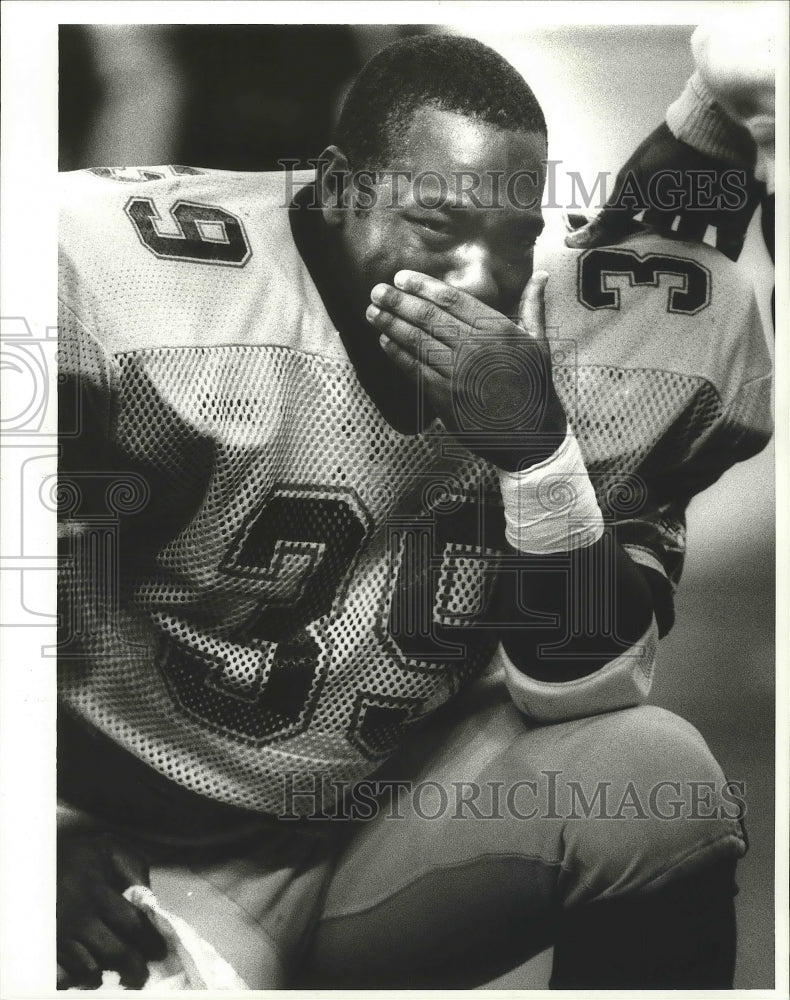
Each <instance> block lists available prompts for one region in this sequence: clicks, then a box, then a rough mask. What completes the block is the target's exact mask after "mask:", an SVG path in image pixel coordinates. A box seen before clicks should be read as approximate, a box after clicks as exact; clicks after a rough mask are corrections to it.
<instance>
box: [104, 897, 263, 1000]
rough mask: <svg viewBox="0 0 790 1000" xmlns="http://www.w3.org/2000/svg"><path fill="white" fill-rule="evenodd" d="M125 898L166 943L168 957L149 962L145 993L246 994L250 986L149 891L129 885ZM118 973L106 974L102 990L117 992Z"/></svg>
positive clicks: (118, 984) (183, 921)
mask: <svg viewBox="0 0 790 1000" xmlns="http://www.w3.org/2000/svg"><path fill="white" fill-rule="evenodd" d="M124 896H125V897H126V899H128V900H129V902H130V903H133V904H134V906H137V907H138V908H139V909H141V910H142V911H143V912H144V913H145V914H146V915H147V916H148V918H149V919H150V921H151V923H152V924H153V925H154V927H156V929H157V930H158V931H159V933H160V934H161V935H162V937H163V938H164V939H165V941H166V942H167V956H166V957H165V958H164V959H162V960H161V961H159V962H149V964H148V973H149V974H148V979H147V980H146V983H145V985H144V986H143V989H144V990H153V989H155V990H248V989H249V986H247V984H246V983H245V982H244V980H243V979H242V978H241V976H239V975H238V974H237V973H236V972H235V971H234V970H233V968H231V966H230V965H228V963H227V962H226V961H225V959H224V958H221V957H220V956H219V955H218V954H217V952H216V951H215V950H214V948H213V947H212V946H211V945H210V944H209V943H208V941H204V940H203V938H202V937H200V935H199V934H197V933H196V931H194V930H193V929H192V928H191V927H190V926H189V924H188V923H187V922H186V921H185V920H182V919H181V917H177V916H175V915H174V914H172V913H168V912H167V910H164V909H162V907H161V906H160V905H159V902H158V900H157V898H156V896H155V895H154V893H153V892H151V890H150V889H149V888H148V887H147V886H144V885H132V886H129V888H128V889H127V890H126V892H124ZM119 987H120V977H119V975H118V973H117V972H105V973H104V974H103V976H102V985H101V987H100V988H101V989H106V990H113V991H115V990H117V989H119Z"/></svg>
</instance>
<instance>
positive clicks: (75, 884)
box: [57, 831, 167, 989]
mask: <svg viewBox="0 0 790 1000" xmlns="http://www.w3.org/2000/svg"><path fill="white" fill-rule="evenodd" d="M57 865H58V867H57V960H58V989H64V988H66V987H69V986H82V987H89V988H96V987H98V986H99V985H101V980H102V971H103V970H105V969H106V970H110V971H114V972H118V973H120V976H121V983H122V985H123V986H126V987H128V988H130V989H140V988H141V987H142V985H143V984H144V983H145V981H146V979H147V977H148V968H147V962H148V961H151V960H155V959H162V958H164V956H165V954H166V951H167V946H166V944H165V942H164V940H163V938H162V936H161V935H160V934H159V932H158V931H157V930H155V929H154V927H153V925H152V924H151V922H150V920H149V919H148V918H147V917H146V916H145V915H144V914H143V913H141V912H140V910H139V909H137V907H135V906H133V905H132V903H130V902H128V901H127V900H126V899H124V897H123V895H122V894H123V891H124V889H126V888H127V887H128V886H130V885H148V884H149V872H148V864H147V863H146V862H145V860H144V859H142V858H141V857H140V856H139V855H138V854H137V853H136V852H134V851H132V850H131V849H129V848H128V847H126V846H123V845H121V844H120V843H118V842H117V841H115V840H114V839H113V838H111V837H109V836H107V835H104V834H97V833H86V832H84V831H82V832H79V831H72V832H62V833H59V834H58V849H57Z"/></svg>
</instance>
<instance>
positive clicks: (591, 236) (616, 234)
mask: <svg viewBox="0 0 790 1000" xmlns="http://www.w3.org/2000/svg"><path fill="white" fill-rule="evenodd" d="M632 225H633V217H632V216H631V215H629V214H628V213H627V212H623V211H616V212H611V211H610V212H607V211H606V210H605V209H604V211H603V212H602V213H601V214H600V215H599V216H598V218H597V219H593V220H592V221H591V222H588V223H587V225H586V226H582V227H581V229H577V230H576V231H575V232H573V233H568V235H567V236H566V237H565V246H566V247H570V248H571V249H572V250H588V249H590V248H592V247H604V246H609V245H610V244H612V243H617V242H618V241H619V240H620V239H622V237H623V236H625V235H626V233H627V232H629V230H630V229H631V227H632Z"/></svg>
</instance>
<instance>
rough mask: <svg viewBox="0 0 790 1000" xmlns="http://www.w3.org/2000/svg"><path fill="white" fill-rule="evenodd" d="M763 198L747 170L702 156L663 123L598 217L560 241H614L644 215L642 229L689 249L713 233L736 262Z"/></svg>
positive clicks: (627, 166) (586, 244)
mask: <svg viewBox="0 0 790 1000" xmlns="http://www.w3.org/2000/svg"><path fill="white" fill-rule="evenodd" d="M745 141H746V142H749V141H750V139H749V135H748V133H745ZM762 193H763V187H762V185H761V184H760V183H759V182H757V181H756V180H755V179H754V175H753V169H749V170H747V169H744V168H737V167H736V166H735V165H734V164H732V163H726V162H724V161H722V160H717V159H714V158H713V157H711V156H707V155H706V154H704V153H700V152H699V151H698V150H696V149H694V148H693V147H692V146H689V145H688V144H687V143H685V142H681V141H680V140H679V139H676V138H675V136H674V135H673V134H672V132H671V131H670V129H669V126H668V125H667V124H666V122H662V123H661V125H659V126H658V128H656V129H654V130H653V132H651V133H650V135H649V136H648V137H647V138H646V139H645V140H644V141H643V142H642V143H640V145H639V146H637V148H636V149H635V150H634V152H633V153H632V154H631V156H630V157H629V158H628V160H626V162H625V163H624V164H623V167H622V169H621V170H620V172H619V173H618V175H617V178H616V180H615V185H614V190H613V191H612V193H611V195H610V196H609V198H607V202H606V205H605V206H604V208H603V210H602V211H601V213H600V215H598V216H597V217H596V218H594V219H592V220H591V221H590V222H588V223H587V224H586V225H583V226H582V227H581V228H579V229H576V231H575V232H572V233H570V234H569V235H568V236H566V237H565V243H566V245H567V246H569V247H573V248H574V249H578V250H586V249H588V248H590V247H598V246H609V245H611V244H613V243H618V242H619V241H620V240H622V239H623V238H624V237H625V236H627V235H628V233H629V232H631V231H632V230H633V229H634V228H635V224H634V216H635V215H637V214H638V213H640V212H644V216H643V217H642V221H643V222H644V223H645V224H646V225H649V226H651V227H652V228H654V229H656V230H658V232H660V233H663V234H664V235H668V236H670V237H671V236H675V237H677V238H681V239H685V240H689V241H691V242H694V243H702V242H704V239H705V235H706V233H709V230H708V227H709V226H711V227H713V230H714V231H715V233H714V236H715V246H716V249H717V250H720V251H721V252H722V253H724V254H726V255H727V256H728V257H729V258H730V259H731V260H737V259H738V256H739V254H740V252H741V249H742V248H743V242H744V239H745V238H746V230H747V228H748V226H749V221H750V220H751V217H752V215H753V214H754V211H755V209H756V207H757V205H758V203H759V201H760V197H761V195H762ZM739 203H740V204H739ZM576 218H577V219H578V216H577V217H576Z"/></svg>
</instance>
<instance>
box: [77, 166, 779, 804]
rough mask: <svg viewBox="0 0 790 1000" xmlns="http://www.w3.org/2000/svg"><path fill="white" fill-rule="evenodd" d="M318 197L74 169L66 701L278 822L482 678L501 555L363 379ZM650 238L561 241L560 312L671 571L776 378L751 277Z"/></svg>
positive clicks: (482, 503)
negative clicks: (317, 270) (307, 211)
mask: <svg viewBox="0 0 790 1000" xmlns="http://www.w3.org/2000/svg"><path fill="white" fill-rule="evenodd" d="M306 179H307V178H300V177H295V178H292V179H291V182H288V181H287V179H286V177H285V175H279V174H278V175H265V174H225V173H219V172H194V171H192V172H189V171H185V168H172V167H154V168H145V169H143V170H140V171H137V170H128V171H126V170H125V171H96V172H88V171H85V172H79V173H76V174H72V175H66V176H65V177H64V181H63V183H64V211H63V216H62V220H61V246H62V264H61V299H62V313H61V321H60V322H61V325H60V336H61V351H62V358H63V367H62V373H63V375H64V383H63V388H62V397H63V401H64V404H65V405H64V413H65V414H66V417H65V418H64V423H63V425H62V427H61V434H62V440H63V448H64V456H65V460H64V467H63V471H64V477H63V488H62V498H63V499H64V501H65V507H64V519H63V529H64V530H63V534H64V539H65V545H66V548H65V557H64V559H63V573H62V576H63V583H64V595H65V597H64V604H63V607H64V609H65V613H64V635H63V638H62V644H61V653H62V656H61V659H62V665H61V671H60V674H61V694H62V698H63V700H64V703H65V704H66V705H67V706H68V708H69V710H70V711H72V712H75V713H76V714H78V715H79V716H81V717H83V718H85V719H87V720H88V721H89V722H90V723H91V724H92V725H94V726H96V727H97V728H99V729H100V730H102V731H103V732H105V733H106V734H107V735H108V736H110V737H111V738H112V739H113V740H114V741H115V742H117V743H119V744H120V745H121V746H123V747H125V748H126V749H127V750H128V751H129V752H131V753H133V754H135V755H136V756H137V757H139V758H140V759H142V760H143V761H145V762H146V763H148V764H149V765H151V766H152V767H154V768H156V769H157V770H158V771H160V772H161V773H162V774H164V775H166V776H167V777H169V778H171V779H172V780H174V781H176V782H178V783H180V784H181V785H183V786H185V787H187V788H189V789H192V790H193V791H196V792H198V793H201V794H204V795H207V796H209V797H211V798H214V799H217V800H220V801H223V802H227V803H231V804H233V805H237V806H241V807H244V808H247V809H252V810H260V811H265V812H273V813H280V812H282V811H283V809H294V808H295V809H296V810H297V811H298V810H299V808H300V803H299V801H297V800H291V801H289V802H285V800H284V792H285V789H286V788H288V787H291V788H293V789H295V790H299V789H305V788H306V789H308V790H309V789H312V788H314V787H315V776H316V775H320V776H323V777H324V778H329V779H331V780H333V781H338V782H348V781H353V780H356V779H358V778H360V777H362V776H364V775H365V774H368V773H370V772H371V771H372V770H374V769H375V767H377V766H378V764H379V763H380V762H381V761H382V760H383V759H385V758H386V757H387V756H388V755H389V754H390V753H391V752H392V751H393V750H394V749H395V747H396V746H397V745H398V743H399V741H400V740H401V738H402V736H403V734H404V732H405V731H406V730H407V729H408V728H409V727H410V726H412V725H414V724H415V723H417V722H418V721H420V720H422V719H424V718H425V717H426V716H427V715H428V714H429V713H430V712H431V711H432V710H434V709H435V708H436V707H438V706H439V705H440V704H442V703H443V702H444V701H446V700H447V699H448V698H449V697H451V696H452V695H453V694H454V693H455V692H457V691H458V690H459V689H460V688H461V687H462V686H463V685H464V684H466V683H467V682H468V681H469V680H470V679H472V678H474V677H475V676H477V675H478V674H479V673H480V672H481V671H482V670H483V669H484V668H485V667H486V665H487V664H488V663H489V662H490V660H491V657H492V655H493V652H494V650H495V647H496V643H497V635H496V632H495V631H494V630H492V629H490V628H489V629H487V628H482V627H477V626H479V625H480V624H481V623H482V622H484V621H485V618H486V614H487V611H488V606H489V604H490V601H491V596H492V592H493V585H494V579H495V575H496V569H497V560H498V558H499V555H500V554H501V553H502V552H503V550H504V545H503V541H502V512H501V507H500V506H499V505H498V494H497V483H496V476H495V473H494V471H493V470H492V469H490V468H489V467H488V466H486V464H485V463H483V462H482V461H480V460H478V459H476V458H475V457H474V456H472V455H470V454H469V453H468V452H466V451H465V450H464V449H461V448H459V447H458V446H457V445H455V444H454V443H453V442H452V439H450V438H449V437H448V436H447V435H446V433H445V432H444V431H443V429H442V427H441V425H440V424H439V423H438V421H437V422H435V423H434V424H432V425H431V426H429V427H428V428H427V429H426V430H425V431H424V432H423V433H420V434H414V435H409V434H401V433H399V432H398V431H396V430H394V429H393V428H392V427H391V426H390V425H389V424H388V423H387V422H386V421H385V420H384V419H383V417H382V416H381V414H380V413H379V411H378V410H377V408H376V406H375V405H374V403H373V402H372V401H371V399H370V398H369V397H368V396H367V395H366V393H365V392H364V391H363V389H362V387H361V385H360V383H359V380H358V378H357V375H356V373H355V371H354V368H353V366H352V364H351V363H350V361H349V359H348V357H347V355H346V352H345V350H344V348H343V344H342V341H341V338H340V336H339V334H338V331H337V330H336V329H335V328H334V327H333V324H332V322H331V320H330V318H329V316H328V314H327V311H326V309H325V307H324V304H323V303H322V301H321V298H320V296H319V294H318V292H317V290H316V288H315V286H314V284H313V282H312V279H311V277H310V274H309V272H308V270H307V268H306V266H305V264H304V262H303V261H302V259H301V257H300V256H299V253H298V251H297V249H296V246H295V244H294V241H293V237H292V234H291V230H290V226H289V218H288V210H287V205H288V202H289V200H290V197H291V196H292V194H293V192H294V190H295V188H296V187H298V186H299V184H301V183H303V182H304V181H305V180H306ZM650 239H652V238H646V237H638V238H636V240H634V241H631V242H629V243H628V244H625V245H623V246H622V247H620V248H615V249H613V250H611V251H607V253H608V254H609V256H601V255H600V254H599V255H597V256H596V254H598V253H599V252H597V251H593V252H590V255H589V256H588V255H579V254H576V253H573V252H571V251H564V252H562V253H560V254H559V255H558V257H557V258H556V259H555V260H553V261H552V262H551V264H550V268H551V274H552V280H551V284H550V290H551V292H550V295H549V301H548V324H549V327H550V328H551V329H550V336H551V338H552V340H553V342H554V343H553V357H554V365H555V382H556V384H557V387H558V390H559V392H560V394H561V396H562V399H563V402H564V403H565V406H566V409H567V411H568V414H569V418H570V420H571V422H572V424H573V425H574V427H575V430H576V433H577V436H578V437H579V440H580V443H581V447H582V450H583V452H584V454H585V457H586V460H587V463H588V467H589V469H590V473H591V477H592V479H593V482H594V484H595V485H596V489H597V491H598V495H599V499H600V501H601V504H602V506H603V508H604V512H605V513H606V514H607V516H608V517H610V518H614V519H617V520H619V521H621V522H623V529H624V531H625V534H624V536H623V539H622V540H624V541H627V542H628V543H629V546H630V551H631V552H632V554H633V555H634V556H635V558H639V559H640V560H641V561H643V562H645V563H648V564H650V565H654V568H656V567H658V568H660V569H661V571H662V572H664V573H666V574H667V577H668V578H672V577H676V576H677V574H678V572H679V566H680V561H681V558H682V548H683V537H682V535H683V532H682V512H683V508H684V506H685V502H686V500H687V498H688V497H689V496H690V495H692V494H693V493H694V492H696V491H697V490H698V489H700V488H702V487H704V486H705V485H707V483H708V482H710V481H712V479H714V478H716V476H718V475H719V474H720V473H721V472H722V471H723V470H724V469H725V468H726V467H727V466H729V465H731V464H732V463H733V461H736V460H737V459H738V458H742V457H746V456H747V455H748V454H750V453H753V452H754V451H755V450H757V449H758V448H759V447H760V446H761V445H762V443H764V440H765V435H766V427H767V410H766V406H767V384H768V383H767V378H768V368H767V362H766V355H765V349H764V345H762V340H761V332H760V331H759V326H758V325H756V314H755V313H754V312H753V311H752V304H751V301H750V297H749V293H748V289H746V287H745V283H743V282H741V281H740V279H739V277H738V276H737V274H736V273H735V272H734V271H731V270H729V269H728V268H729V262H727V261H725V260H724V259H723V258H721V259H719V258H718V257H717V256H716V255H715V254H713V255H712V256H706V253H705V252H702V253H700V252H699V251H700V250H702V251H704V250H705V248H694V250H693V251H692V250H691V249H687V248H685V247H673V245H671V244H667V243H664V242H662V243H661V245H660V246H658V245H656V244H655V243H652V242H650ZM640 241H641V242H640ZM711 253H712V252H711ZM725 265H727V266H725ZM761 345H762V346H761ZM72 391H74V392H75V395H74V396H73V397H72V396H71V395H70V393H71V392H72ZM70 403H71V405H69V404H70ZM108 442H109V444H108ZM629 532H630V534H629ZM301 802H302V804H303V808H304V811H307V812H309V811H312V810H313V809H314V808H315V806H316V802H315V799H312V798H310V797H309V796H306V797H305V798H304V799H302V800H301Z"/></svg>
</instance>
